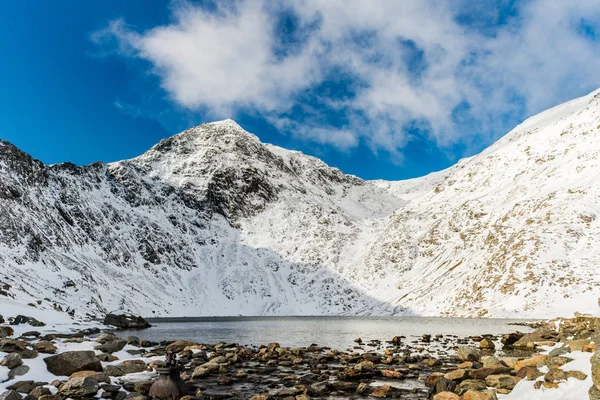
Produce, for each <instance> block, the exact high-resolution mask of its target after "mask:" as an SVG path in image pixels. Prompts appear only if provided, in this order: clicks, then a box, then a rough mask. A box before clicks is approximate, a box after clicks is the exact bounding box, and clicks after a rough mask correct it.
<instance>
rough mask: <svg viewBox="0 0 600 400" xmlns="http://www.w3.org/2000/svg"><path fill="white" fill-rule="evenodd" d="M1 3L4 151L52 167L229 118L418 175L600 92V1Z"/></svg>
mask: <svg viewBox="0 0 600 400" xmlns="http://www.w3.org/2000/svg"><path fill="white" fill-rule="evenodd" d="M0 7H1V8H2V11H1V12H0V37H1V39H0V54H2V62H0V83H1V84H0V89H1V90H0V138H2V139H4V140H8V141H10V142H12V143H14V144H15V145H17V146H18V147H20V148H21V149H23V150H24V151H26V152H28V153H30V154H32V155H33V156H34V157H36V158H38V159H40V160H42V161H44V162H46V163H57V162H62V161H71V162H75V163H77V164H87V163H91V162H94V161H97V160H101V161H107V162H108V161H115V160H120V159H124V158H130V157H134V156H136V155H138V154H140V153H142V152H144V151H145V150H147V149H148V148H149V147H151V146H152V145H153V144H155V143H156V142H157V141H158V140H160V139H161V138H164V137H167V136H170V135H172V134H175V133H178V132H180V131H182V130H184V129H186V128H188V127H190V126H193V125H197V124H200V123H202V122H207V121H212V120H218V119H223V118H228V117H231V118H234V119H235V120H236V121H238V123H240V124H241V125H242V126H243V127H244V128H245V129H246V130H248V131H250V132H253V133H255V134H257V135H258V136H259V137H260V138H261V140H263V141H265V142H270V143H274V144H277V145H280V146H283V147H286V148H290V149H295V150H301V151H304V152H306V153H308V154H311V155H315V156H317V157H320V158H322V159H323V160H324V161H326V162H327V163H328V164H330V165H332V166H336V167H338V168H340V169H342V170H343V171H345V172H347V173H352V174H355V175H358V176H360V177H363V178H367V179H376V178H384V179H404V178H411V177H415V176H421V175H424V174H426V173H428V172H431V171H435V170H439V169H442V168H445V167H448V166H450V165H452V164H454V163H455V162H456V161H457V160H458V159H460V158H462V157H465V156H471V155H473V154H475V153H477V152H479V151H481V150H482V149H483V148H485V147H487V146H488V145H489V144H491V143H492V142H493V141H494V140H496V139H497V138H498V137H500V136H502V135H503V134H504V133H506V132H507V131H508V130H510V129H511V128H512V127H513V126H514V125H515V124H517V123H519V122H521V121H522V120H523V119H524V118H525V117H527V116H529V115H532V114H534V113H536V112H539V111H542V110H544V109H546V108H548V107H550V106H552V105H555V104H558V103H561V102H564V101H566V100H569V99H571V98H574V97H578V96H581V95H584V94H587V93H589V92H591V91H592V90H595V89H597V88H598V87H600V72H599V71H600V37H599V36H598V35H599V34H600V1H599V0H581V1H578V0H575V1H569V2H566V1H560V0H542V1H501V0H498V1H477V2H475V1H450V0H448V1H443V0H432V1H427V0H422V1H421V0H418V1H404V2H391V1H386V0H381V1H374V2H364V1H359V0H346V1H338V0H302V1H288V0H282V1H278V2H274V1H268V0H255V1H241V0H240V1H225V2H218V3H214V2H210V1H199V2H186V1H170V2H165V1H157V0H143V1H142V0H138V1H127V2H121V1H116V0H109V1H103V2H81V1H75V0H62V1H60V2H44V1H29V2H21V1H18V2H17V1H14V2H4V4H2V6H0ZM550 27H551V29H550Z"/></svg>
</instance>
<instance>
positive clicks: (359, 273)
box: [0, 91, 600, 317]
mask: <svg viewBox="0 0 600 400" xmlns="http://www.w3.org/2000/svg"><path fill="white" fill-rule="evenodd" d="M599 131H600V91H595V92H592V93H591V94H590V95H588V96H584V97H582V98H580V99H576V100H573V101H571V102H568V103H565V104H563V105H560V106H557V107H555V108H553V109H550V110H547V111H546V112H543V113H540V114H538V115H537V116H534V117H532V118H530V119H528V120H526V121H525V122H523V123H522V124H520V125H519V126H517V127H516V128H515V129H513V130H512V131H511V132H509V133H508V134H507V135H506V136H504V137H503V138H501V139H500V140H498V141H497V142H496V143H494V144H493V145H492V146H490V147H489V148H488V149H486V150H484V151H483V152H482V153H480V154H479V155H476V156H474V157H470V158H468V159H463V160H460V161H459V162H458V163H457V164H456V165H454V166H452V167H450V168H448V169H446V170H443V171H440V172H436V173H432V174H430V175H427V176H425V177H421V178H416V179H411V180H407V181H396V182H386V181H381V180H379V181H365V180H362V179H360V178H358V177H355V176H352V175H346V174H344V173H343V172H342V171H340V170H339V169H336V168H331V167H329V166H327V165H326V164H325V163H324V162H323V161H321V160H319V159H318V158H315V157H311V156H307V155H304V154H303V153H301V152H295V151H288V150H285V149H282V148H280V147H277V146H273V145H269V144H262V143H261V142H260V140H259V139H258V137H256V136H255V135H253V134H250V133H248V132H246V131H244V130H243V129H242V128H241V127H240V126H239V125H237V123H235V122H234V121H233V120H224V121H220V122H215V123H208V124H203V125H200V126H198V127H194V128H190V129H188V130H186V131H184V132H182V133H180V134H177V135H174V136H172V137H170V138H167V139H163V140H161V141H160V142H159V143H157V144H156V145H155V146H153V147H152V148H151V149H149V150H148V151H147V152H145V153H143V154H142V155H140V156H138V157H135V158H132V159H129V160H124V161H118V162H114V163H107V164H105V163H94V164H91V165H88V166H82V167H77V166H75V165H73V164H69V163H64V164H56V165H50V166H46V165H43V164H42V163H41V162H39V161H37V160H33V159H32V158H31V157H30V156H28V155H27V154H26V153H23V152H21V151H20V150H18V149H16V147H14V146H12V145H9V144H6V142H0V202H1V203H2V210H3V211H2V213H0V228H1V232H2V233H1V234H0V281H1V282H0V283H4V284H6V285H10V287H11V289H10V290H9V291H5V294H4V295H2V294H1V293H0V304H1V303H2V302H3V301H4V302H20V303H32V302H35V301H36V300H40V299H44V298H47V299H48V300H43V301H42V304H40V305H38V307H55V305H56V307H57V308H58V307H59V306H60V307H61V308H63V309H66V308H67V307H72V309H74V310H75V312H76V313H79V314H84V313H86V312H89V313H92V314H101V313H105V312H108V311H115V310H122V311H127V312H134V313H138V314H142V315H144V316H201V315H238V314H243V315H311V314H377V315H442V316H521V317H542V316H543V317H546V316H556V315H557V314H562V313H572V312H573V311H576V310H579V311H583V312H596V308H597V303H596V301H597V300H596V299H597V298H598V297H600V281H599V279H598V278H596V275H598V274H597V273H596V272H597V269H596V268H595V265H598V262H600V256H599V255H598V252H597V251H595V250H594V249H595V245H596V244H599V245H600V243H597V241H596V239H595V237H596V233H600V228H599V227H598V223H597V217H596V216H597V212H598V211H599V210H598V209H597V207H595V204H596V202H597V200H600V191H596V190H594V189H593V181H594V179H593V178H594V177H595V176H596V175H597V172H600V164H599V163H598V162H597V160H598V155H599V154H600V146H598V145H596V144H595V143H596V142H597V140H594V139H597V138H598V136H599V135H600V133H599ZM544 140H546V141H547V143H544ZM11 146H12V147H11ZM566 170H568V171H569V173H568V174H565V172H564V171H566ZM588 171H591V172H588ZM590 188H591V189H590ZM580 192H585V194H584V193H580ZM557 299H560V300H561V301H560V302H557V301H556V300H557Z"/></svg>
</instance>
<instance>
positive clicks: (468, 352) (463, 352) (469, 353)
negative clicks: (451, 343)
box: [456, 347, 481, 361]
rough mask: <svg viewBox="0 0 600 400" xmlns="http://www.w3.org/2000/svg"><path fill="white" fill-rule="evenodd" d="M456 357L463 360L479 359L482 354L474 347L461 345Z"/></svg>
mask: <svg viewBox="0 0 600 400" xmlns="http://www.w3.org/2000/svg"><path fill="white" fill-rule="evenodd" d="M456 357H457V358H458V359H459V360H461V361H479V359H480V358H481V354H480V353H479V350H477V349H476V348H474V347H459V348H458V350H457V351H456Z"/></svg>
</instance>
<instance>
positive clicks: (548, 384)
mask: <svg viewBox="0 0 600 400" xmlns="http://www.w3.org/2000/svg"><path fill="white" fill-rule="evenodd" d="M542 386H543V387H545V388H546V389H558V383H554V382H545V381H536V382H535V383H534V384H533V388H534V389H539V388H541V387H542Z"/></svg>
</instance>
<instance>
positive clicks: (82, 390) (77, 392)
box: [60, 376, 100, 397]
mask: <svg viewBox="0 0 600 400" xmlns="http://www.w3.org/2000/svg"><path fill="white" fill-rule="evenodd" d="M99 389H100V385H99V384H98V381H97V380H95V379H94V378H91V377H89V376H86V377H80V378H73V379H69V380H68V381H67V383H65V384H64V385H63V386H62V387H61V388H60V393H61V394H63V395H64V396H67V397H83V396H89V395H95V394H96V393H97V392H98V390H99Z"/></svg>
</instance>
